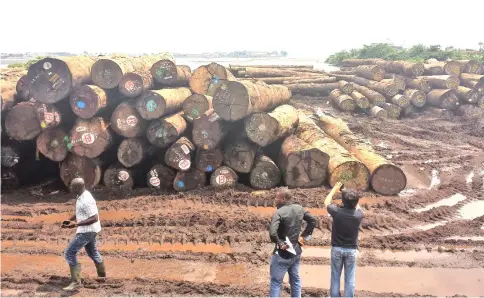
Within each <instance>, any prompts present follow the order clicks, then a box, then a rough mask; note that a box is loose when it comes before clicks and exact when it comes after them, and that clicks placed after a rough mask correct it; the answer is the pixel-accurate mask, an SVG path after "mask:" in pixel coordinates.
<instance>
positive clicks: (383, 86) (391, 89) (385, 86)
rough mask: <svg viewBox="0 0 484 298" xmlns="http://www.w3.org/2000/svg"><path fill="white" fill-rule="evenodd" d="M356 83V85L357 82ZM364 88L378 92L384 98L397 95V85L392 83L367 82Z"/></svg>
mask: <svg viewBox="0 0 484 298" xmlns="http://www.w3.org/2000/svg"><path fill="white" fill-rule="evenodd" d="M356 83H358V81H357V82H356ZM366 87H368V88H370V89H373V90H375V91H377V92H380V93H382V94H384V95H386V96H395V95H397V93H398V89H397V85H396V84H395V83H394V82H393V81H391V82H388V81H387V82H376V81H369V82H368V83H367V84H366Z"/></svg>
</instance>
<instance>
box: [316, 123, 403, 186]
mask: <svg viewBox="0 0 484 298" xmlns="http://www.w3.org/2000/svg"><path fill="white" fill-rule="evenodd" d="M319 119H320V120H321V124H322V127H321V128H322V129H323V130H324V132H326V133H327V134H328V135H329V136H330V137H332V138H333V139H334V140H335V141H336V142H338V143H339V144H340V145H341V146H343V147H344V148H345V149H346V150H348V151H349V152H350V153H351V154H353V156H354V157H355V158H357V159H358V160H360V161H361V162H362V163H363V164H364V165H365V166H366V167H367V168H368V170H370V174H371V178H370V185H371V187H372V188H373V190H375V191H376V192H378V193H380V194H384V195H394V194H397V193H399V192H400V191H402V190H403V189H405V186H406V184H407V178H406V176H405V173H404V172H403V171H402V170H401V169H400V168H399V167H397V166H396V165H394V164H393V163H391V162H390V161H388V160H386V159H385V158H383V157H382V156H380V155H379V154H377V153H376V152H375V151H374V150H373V148H372V147H371V146H369V145H367V144H366V143H364V142H362V141H361V140H360V139H359V138H358V137H357V136H355V135H354V134H353V133H352V132H351V130H350V129H349V128H348V126H347V125H346V123H344V122H343V121H342V120H341V119H336V118H333V117H330V116H326V115H321V116H320V117H319Z"/></svg>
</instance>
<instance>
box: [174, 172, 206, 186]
mask: <svg viewBox="0 0 484 298" xmlns="http://www.w3.org/2000/svg"><path fill="white" fill-rule="evenodd" d="M205 184H207V175H205V173H204V172H202V171H199V170H197V169H195V168H192V169H190V170H189V171H188V172H178V173H176V176H175V180H174V181H173V188H175V190H176V191H189V190H194V189H197V188H201V187H204V186H205Z"/></svg>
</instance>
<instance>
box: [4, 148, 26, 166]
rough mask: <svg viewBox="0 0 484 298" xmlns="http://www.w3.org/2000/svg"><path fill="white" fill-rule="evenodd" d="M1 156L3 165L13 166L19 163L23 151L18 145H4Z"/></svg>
mask: <svg viewBox="0 0 484 298" xmlns="http://www.w3.org/2000/svg"><path fill="white" fill-rule="evenodd" d="M1 157H2V167H7V168H11V167H13V166H15V165H17V164H18V163H19V161H20V159H21V152H20V149H19V148H18V147H14V146H2V150H1ZM2 169H3V168H2Z"/></svg>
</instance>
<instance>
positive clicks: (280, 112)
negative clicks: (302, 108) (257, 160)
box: [244, 105, 298, 147]
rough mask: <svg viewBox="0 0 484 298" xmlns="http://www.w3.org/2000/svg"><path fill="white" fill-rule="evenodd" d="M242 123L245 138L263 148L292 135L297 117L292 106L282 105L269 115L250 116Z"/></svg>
mask: <svg viewBox="0 0 484 298" xmlns="http://www.w3.org/2000/svg"><path fill="white" fill-rule="evenodd" d="M244 123H245V132H246V134H247V137H248V138H249V139H250V140H251V141H252V142H254V143H256V144H257V145H259V146H262V147H265V146H267V145H269V144H271V143H273V142H275V141H276V140H279V139H281V138H284V137H287V136H289V135H290V134H292V133H293V132H294V130H295V129H296V127H297V124H298V115H297V111H296V109H295V108H293V107H292V106H290V105H282V106H279V107H277V108H275V109H274V110H273V111H271V112H269V113H254V114H251V115H250V116H249V117H247V118H246V119H245V121H244Z"/></svg>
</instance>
